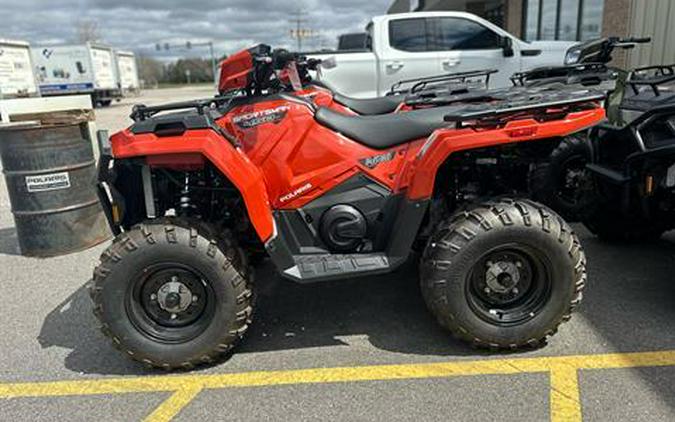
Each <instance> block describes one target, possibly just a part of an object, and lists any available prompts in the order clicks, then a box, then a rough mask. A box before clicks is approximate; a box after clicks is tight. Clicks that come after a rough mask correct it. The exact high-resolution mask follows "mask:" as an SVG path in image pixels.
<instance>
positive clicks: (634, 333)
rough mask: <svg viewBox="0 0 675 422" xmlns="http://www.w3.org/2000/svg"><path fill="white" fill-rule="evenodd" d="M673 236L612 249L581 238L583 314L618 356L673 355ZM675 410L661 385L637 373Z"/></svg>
mask: <svg viewBox="0 0 675 422" xmlns="http://www.w3.org/2000/svg"><path fill="white" fill-rule="evenodd" d="M674 241H675V236H673V234H669V235H666V236H665V237H664V239H661V240H659V241H657V242H652V243H644V244H611V243H606V242H602V241H600V240H598V239H597V238H594V237H591V236H587V237H585V238H584V239H583V241H582V243H583V244H584V247H585V250H586V253H587V256H588V268H589V285H588V286H587V289H586V295H585V298H584V303H583V305H582V307H581V311H580V314H581V316H583V318H584V319H585V321H586V322H587V323H588V324H589V325H590V327H592V329H593V330H594V331H595V332H596V333H597V334H598V335H599V336H600V337H602V338H604V339H605V340H606V341H607V343H608V345H607V346H606V347H608V348H609V349H610V350H612V351H616V352H642V351H645V352H650V351H659V350H675V329H674V327H675V277H674V276H675V243H674ZM635 372H636V373H637V374H639V375H640V376H641V377H643V380H644V382H645V384H646V385H650V386H651V389H652V391H654V392H655V393H656V394H658V395H660V396H661V398H662V400H663V401H664V403H667V404H668V406H669V407H670V408H671V409H675V397H674V396H673V395H672V394H671V393H670V390H669V388H671V386H666V388H664V386H663V385H661V384H660V382H662V380H661V381H659V380H656V379H653V378H650V377H649V376H647V375H646V372H644V371H638V370H635Z"/></svg>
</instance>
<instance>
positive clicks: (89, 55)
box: [32, 43, 121, 106]
mask: <svg viewBox="0 0 675 422" xmlns="http://www.w3.org/2000/svg"><path fill="white" fill-rule="evenodd" d="M32 52H33V62H34V63H35V67H36V73H37V79H38V82H39V84H40V93H41V94H42V95H43V96H50V95H73V94H89V95H91V99H92V103H93V104H95V105H97V106H109V105H110V103H111V102H112V101H113V100H115V99H117V100H119V99H120V98H121V90H120V86H119V84H118V82H117V65H116V62H115V56H114V53H113V50H112V48H110V47H106V46H103V45H98V44H90V43H87V44H80V45H59V46H36V47H34V48H33V49H32Z"/></svg>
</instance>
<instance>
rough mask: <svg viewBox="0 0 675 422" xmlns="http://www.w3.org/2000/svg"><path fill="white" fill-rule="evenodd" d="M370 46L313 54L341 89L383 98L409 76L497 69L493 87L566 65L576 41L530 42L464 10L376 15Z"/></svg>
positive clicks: (329, 81)
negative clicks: (535, 70) (533, 71)
mask: <svg viewBox="0 0 675 422" xmlns="http://www.w3.org/2000/svg"><path fill="white" fill-rule="evenodd" d="M366 31H367V33H368V38H369V42H368V44H369V48H368V49H366V50H363V51H359V52H354V51H345V52H341V51H335V52H321V53H318V54H309V56H311V57H314V58H321V59H324V60H327V59H329V60H327V62H328V63H331V65H328V66H323V69H322V72H321V77H320V79H321V80H322V81H323V82H325V83H327V84H328V85H329V86H331V87H332V88H334V89H335V90H336V91H338V92H340V93H341V94H344V95H348V96H351V97H356V98H369V97H379V96H382V95H385V94H386V93H387V91H389V88H390V87H391V86H392V85H393V84H395V83H396V82H399V81H401V80H404V79H414V78H421V77H426V76H435V75H440V74H444V73H455V72H464V71H471V70H484V69H496V70H499V72H498V73H496V74H494V75H492V76H491V77H490V87H505V86H508V85H510V84H511V83H510V80H509V78H510V77H511V75H513V74H514V73H515V72H521V71H525V70H529V69H532V68H535V67H540V66H556V65H562V64H563V62H564V59H565V53H566V51H567V49H568V48H569V47H571V46H572V45H574V44H575V43H574V42H567V41H537V42H525V41H523V40H520V39H518V38H516V37H515V36H513V35H511V34H509V33H508V32H506V31H504V30H503V29H501V28H499V27H498V26H496V25H494V24H492V23H490V22H488V21H486V20H485V19H481V18H480V17H478V16H476V15H473V14H470V13H463V12H416V13H401V14H393V15H384V16H377V17H375V18H373V19H372V21H371V22H370V23H369V24H368V26H367V27H366Z"/></svg>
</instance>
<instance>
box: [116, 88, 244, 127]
mask: <svg viewBox="0 0 675 422" xmlns="http://www.w3.org/2000/svg"><path fill="white" fill-rule="evenodd" d="M237 96H238V95H236V94H229V95H219V96H215V97H212V98H206V99H200V100H193V101H181V102H175V103H167V104H160V105H156V106H146V105H145V104H136V105H135V106H134V107H133V108H132V110H131V115H130V116H129V117H131V119H132V120H133V121H135V122H139V121H143V120H145V119H148V118H150V117H152V116H154V115H155V114H157V113H162V112H165V111H175V110H189V109H195V110H197V113H199V114H205V113H206V112H207V111H212V110H216V109H219V108H221V107H222V106H223V105H224V104H229V103H230V102H231V101H232V100H233V99H234V98H237Z"/></svg>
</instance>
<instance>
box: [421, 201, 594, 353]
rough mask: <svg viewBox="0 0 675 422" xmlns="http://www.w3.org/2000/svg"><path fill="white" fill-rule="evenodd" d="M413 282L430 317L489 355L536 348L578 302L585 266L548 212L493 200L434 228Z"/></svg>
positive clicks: (575, 244)
mask: <svg viewBox="0 0 675 422" xmlns="http://www.w3.org/2000/svg"><path fill="white" fill-rule="evenodd" d="M420 282H421V290H422V294H423V296H424V299H425V302H426V303H427V306H428V308H429V309H430V311H431V312H432V313H433V314H434V315H435V316H436V318H437V319H438V321H439V323H440V324H441V325H442V326H443V327H445V328H447V329H448V330H450V331H451V332H452V333H453V334H455V336H457V337H458V338H460V339H461V340H464V341H466V342H469V343H471V344H472V345H474V346H477V347H481V348H490V349H493V350H496V349H509V350H514V349H518V348H521V347H525V346H527V347H537V346H539V345H541V344H543V343H545V341H546V339H547V338H548V337H549V336H551V335H553V334H554V333H555V332H556V331H557V329H558V326H559V325H560V324H561V323H562V322H564V321H567V320H568V319H569V318H570V315H571V313H572V311H573V310H574V308H575V307H576V306H577V305H578V304H579V302H580V301H581V297H582V290H583V288H584V285H585V282H586V260H585V257H584V252H583V250H582V249H581V246H580V244H579V240H578V239H577V237H576V235H575V234H574V233H573V232H572V229H571V228H570V227H569V225H567V223H565V222H564V221H563V220H562V219H561V218H560V217H559V216H557V215H556V214H555V213H553V212H552V211H550V210H549V209H547V208H546V207H544V206H543V205H540V204H537V203H535V202H532V201H529V200H510V199H498V200H495V201H491V202H486V203H483V204H478V205H474V206H471V207H469V208H467V209H466V210H464V211H461V212H458V213H457V214H455V215H454V216H453V217H452V218H450V219H449V220H448V221H446V222H444V223H441V224H440V226H439V227H438V229H437V230H436V232H435V234H434V235H433V236H432V237H431V238H430V239H429V242H428V244H427V247H426V249H425V251H424V255H423V258H422V262H421V266H420Z"/></svg>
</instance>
